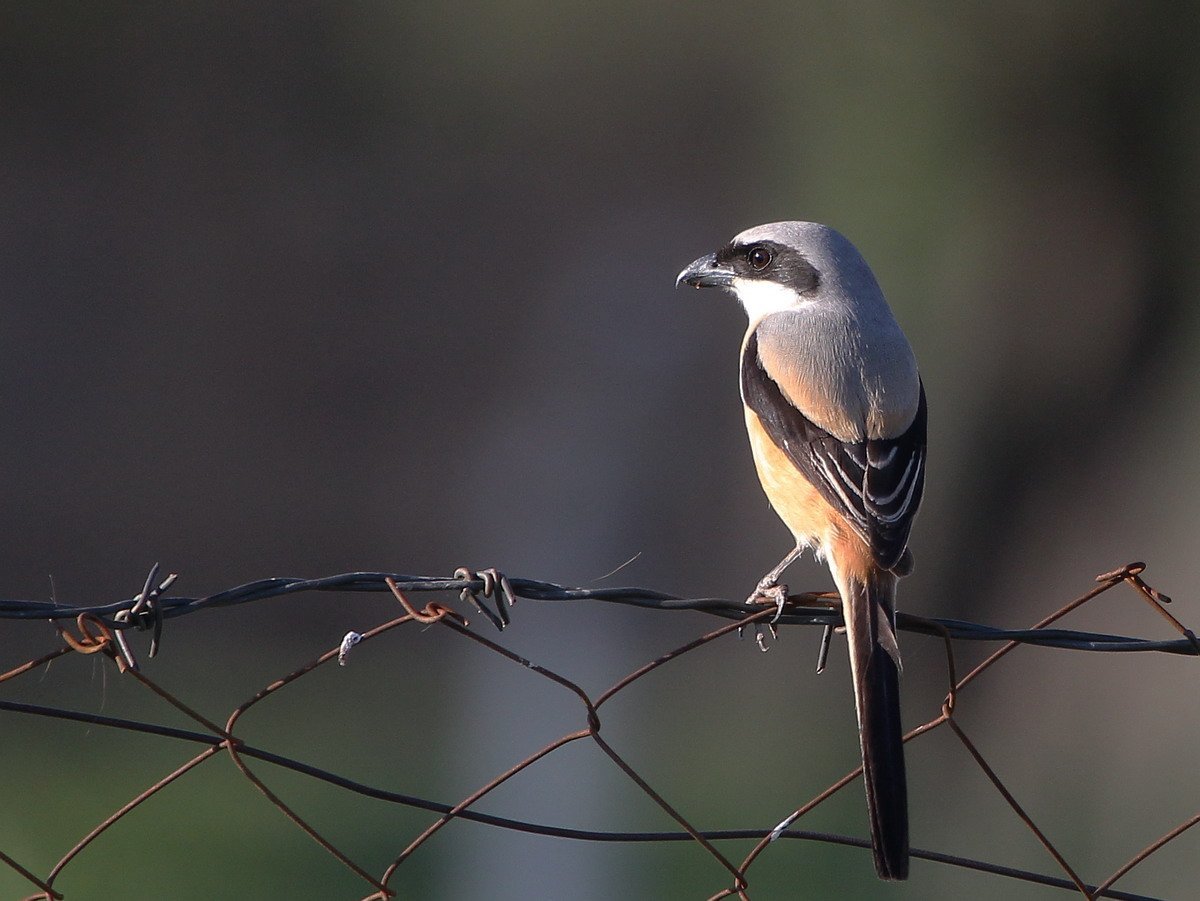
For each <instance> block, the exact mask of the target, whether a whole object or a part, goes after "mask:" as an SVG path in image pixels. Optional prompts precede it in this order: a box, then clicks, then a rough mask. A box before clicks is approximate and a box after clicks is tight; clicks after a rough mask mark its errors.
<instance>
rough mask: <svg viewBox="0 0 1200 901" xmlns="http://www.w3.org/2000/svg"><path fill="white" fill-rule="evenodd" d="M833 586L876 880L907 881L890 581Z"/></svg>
mask: <svg viewBox="0 0 1200 901" xmlns="http://www.w3.org/2000/svg"><path fill="white" fill-rule="evenodd" d="M845 583H846V584H842V585H839V586H838V587H839V588H840V589H841V595H842V611H843V616H844V617H845V620H846V638H847V640H848V643H849V645H850V669H851V672H852V673H853V676H854V700H855V706H856V707H857V709H858V732H859V740H860V741H861V744H862V761H863V782H864V783H865V785H866V789H867V815H868V816H869V817H870V819H871V847H872V850H873V851H874V853H875V872H877V873H878V874H879V878H880V879H907V878H908V788H907V783H906V780H905V775H904V744H903V742H902V741H901V738H902V737H903V735H904V732H903V729H902V728H901V725H900V667H899V656H900V654H899V649H898V648H897V646H896V633H895V630H894V628H893V611H894V610H895V598H896V577H895V576H893V575H892V574H891V573H888V572H875V573H872V575H871V576H870V577H868V578H866V579H858V578H856V577H853V576H849V577H847V578H846V579H845Z"/></svg>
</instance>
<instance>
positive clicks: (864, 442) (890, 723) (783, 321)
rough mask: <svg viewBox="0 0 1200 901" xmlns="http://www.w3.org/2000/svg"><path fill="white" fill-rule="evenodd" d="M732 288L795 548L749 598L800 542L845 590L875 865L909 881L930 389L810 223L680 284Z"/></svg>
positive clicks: (752, 421)
mask: <svg viewBox="0 0 1200 901" xmlns="http://www.w3.org/2000/svg"><path fill="white" fill-rule="evenodd" d="M681 284H683V285H692V286H694V287H697V288H709V287H718V288H726V289H728V290H730V291H732V292H733V293H734V294H735V295H736V296H737V299H738V300H739V301H741V304H742V306H743V307H744V308H745V310H746V313H747V315H748V316H749V318H750V324H749V328H747V330H746V337H745V338H744V339H743V341H742V361H741V393H742V403H743V406H744V407H745V414H746V429H747V431H748V432H749V434H750V447H751V450H752V451H753V454H754V463H755V466H756V467H757V469H758V477H759V480H760V481H761V482H762V486H763V489H764V490H765V491H766V494H767V498H768V499H769V500H770V502H771V506H772V507H774V509H775V512H776V513H778V514H779V517H780V518H781V519H782V520H783V522H784V524H785V525H786V526H787V527H788V528H789V529H790V530H791V532H792V535H793V536H794V537H795V540H796V544H795V547H794V548H793V549H792V550H791V551H790V552H789V553H788V555H787V556H786V557H784V558H783V560H781V561H780V563H779V565H778V566H776V567H775V568H774V569H773V570H771V571H770V572H769V573H767V575H766V576H764V577H763V579H762V581H760V582H759V583H758V587H757V589H756V590H755V592H754V594H752V595H751V596H750V600H751V601H755V600H758V599H759V598H764V597H765V598H769V599H773V600H775V601H776V603H777V604H779V605H780V609H782V605H783V602H784V601H785V600H786V598H787V587H786V586H784V585H781V584H780V583H779V577H780V575H781V573H782V572H783V570H784V569H785V568H786V567H787V566H788V565H789V564H790V563H792V562H793V561H794V560H795V559H796V558H797V557H799V556H800V554H801V552H802V551H803V549H804V548H806V547H810V548H813V549H814V550H815V551H816V555H817V558H818V559H821V560H824V561H825V562H826V563H828V565H829V569H830V571H831V573H832V575H833V579H834V581H835V582H836V584H837V589H838V593H839V594H840V595H841V600H842V616H843V619H844V621H845V624H846V638H847V642H848V644H849V647H850V669H851V673H852V674H853V678H854V699H855V707H856V709H857V713H858V729H859V738H860V743H861V746H862V761H863V780H864V782H865V784H866V790H867V812H868V816H869V818H870V821H871V844H872V848H873V850H874V854H875V869H876V872H878V874H879V876H880V878H882V879H904V878H906V877H907V876H908V800H907V788H906V784H905V776H904V748H903V743H902V741H901V737H902V735H903V731H902V729H901V726H900V694H899V673H900V650H899V647H898V645H897V643H896V582H897V579H898V578H899V577H901V576H905V575H908V573H909V572H910V571H911V569H912V555H911V554H910V553H909V551H908V535H909V531H910V530H911V528H912V524H913V517H914V516H915V515H916V512H917V507H918V506H919V505H920V502H921V493H922V489H923V487H924V482H925V389H924V387H923V386H922V384H921V377H920V375H919V374H918V372H917V362H916V359H915V357H914V356H913V352H912V348H910V347H909V344H908V340H907V339H906V338H905V337H904V333H903V332H902V331H901V330H900V326H899V325H898V324H897V323H896V320H895V319H894V318H893V316H892V311H891V309H890V308H889V307H888V304H887V301H886V300H884V297H883V292H882V291H881V290H880V288H879V284H878V283H877V282H876V281H875V276H874V275H873V274H872V273H871V270H870V268H869V267H868V266H867V264H866V261H864V260H863V258H862V256H861V255H860V254H859V252H858V250H857V249H856V248H855V247H854V245H853V244H851V243H850V242H849V241H848V240H847V239H846V238H844V237H843V236H842V235H841V234H839V233H838V232H836V231H834V230H833V229H832V228H829V227H828V226H825V225H818V224H816V223H814V222H774V223H771V224H769V225H760V226H758V227H757V228H752V229H749V230H747V231H744V232H742V233H741V234H740V235H738V236H737V237H735V238H734V239H733V240H732V241H730V242H729V243H728V244H726V245H725V246H724V247H722V248H721V249H720V250H718V251H717V252H716V253H712V254H709V255H708V256H704V257H701V258H700V259H698V260H696V261H695V262H694V263H692V264H691V265H690V266H688V267H687V268H686V269H684V270H683V271H682V272H681V273H679V278H678V279H677V280H676V285H677V286H678V285H681Z"/></svg>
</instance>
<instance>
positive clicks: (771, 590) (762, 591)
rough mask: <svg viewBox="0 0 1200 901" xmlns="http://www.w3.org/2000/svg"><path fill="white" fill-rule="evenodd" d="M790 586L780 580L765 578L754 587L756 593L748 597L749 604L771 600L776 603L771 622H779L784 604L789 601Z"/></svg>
mask: <svg viewBox="0 0 1200 901" xmlns="http://www.w3.org/2000/svg"><path fill="white" fill-rule="evenodd" d="M787 599H788V587H787V586H786V585H780V584H779V583H778V582H772V581H770V580H768V579H763V580H762V581H760V582H759V583H758V585H756V586H755V588H754V593H753V594H751V595H750V597H748V598H746V603H747V604H755V605H757V604H760V603H762V602H763V601H771V602H772V603H773V604H774V605H775V615H774V616H773V617H771V624H772V625H774V624H775V623H777V622H779V617H781V616H783V605H784V604H786V603H787Z"/></svg>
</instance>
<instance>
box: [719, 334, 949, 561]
mask: <svg viewBox="0 0 1200 901" xmlns="http://www.w3.org/2000/svg"><path fill="white" fill-rule="evenodd" d="M742 399H743V400H744V401H745V402H746V405H747V406H748V407H750V409H751V410H753V411H754V412H755V413H756V414H757V415H758V418H759V419H760V420H761V421H762V424H763V428H765V429H766V430H767V434H768V435H770V436H771V440H772V441H774V442H775V444H776V445H777V446H778V447H779V449H780V450H782V451H783V452H784V453H785V454H787V456H788V458H789V459H790V460H791V461H792V462H793V463H795V464H796V466H797V467H798V468H799V469H800V471H801V472H803V473H804V475H805V476H806V477H807V478H808V480H809V481H810V482H811V483H812V484H813V485H815V486H816V488H817V490H819V491H820V492H821V496H822V497H824V498H825V500H827V501H828V502H829V503H830V504H831V505H832V506H833V508H834V509H835V510H837V511H838V512H839V513H841V514H842V516H844V517H845V518H846V520H847V522H849V523H850V525H851V526H853V527H854V530H855V531H856V532H858V534H859V535H860V536H861V537H862V539H863V540H864V541H866V542H867V544H868V546H869V547H870V548H871V553H872V554H873V555H874V557H875V562H876V563H878V564H879V565H880V567H882V568H883V569H892V568H893V567H894V566H896V565H897V564H898V563H899V562H900V558H901V557H902V556H903V555H904V549H905V547H906V546H907V545H908V533H909V532H910V531H911V530H912V523H913V518H914V517H915V516H916V514H917V508H918V507H919V506H920V504H921V493H922V491H923V490H924V487H925V420H926V412H925V386H924V385H922V386H921V399H920V404H919V406H918V408H917V415H916V417H915V418H914V419H913V421H912V425H910V426H909V427H908V430H907V431H906V432H905V433H904V434H903V435H900V436H899V437H897V438H888V439H882V440H876V439H867V440H865V441H859V442H855V443H853V444H847V443H844V442H842V441H839V440H838V439H837V438H835V437H833V436H832V435H830V434H829V433H828V432H826V431H825V430H824V429H822V428H820V427H819V426H817V425H814V424H813V422H812V421H811V420H809V419H808V417H806V416H805V415H804V414H803V413H801V412H800V411H799V410H797V409H796V408H795V407H794V406H793V405H792V404H791V402H790V401H789V400H788V399H787V398H786V397H784V395H783V392H782V391H781V390H780V388H779V385H778V384H776V382H775V380H774V379H773V378H771V376H770V375H769V374H768V373H767V371H766V370H765V369H764V368H763V365H762V360H761V359H760V358H759V355H758V335H757V334H756V333H752V334H751V335H750V338H749V339H748V340H747V342H746V349H745V351H744V352H743V354H742Z"/></svg>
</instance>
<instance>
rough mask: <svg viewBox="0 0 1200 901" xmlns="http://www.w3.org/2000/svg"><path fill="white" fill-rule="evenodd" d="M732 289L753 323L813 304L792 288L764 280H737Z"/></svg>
mask: <svg viewBox="0 0 1200 901" xmlns="http://www.w3.org/2000/svg"><path fill="white" fill-rule="evenodd" d="M731 287H732V288H733V293H734V294H736V295H737V299H738V300H739V301H740V302H741V304H742V307H743V309H745V311H746V315H747V316H749V317H750V321H751V322H752V323H753V322H757V321H758V320H759V319H762V318H763V317H764V316H768V315H770V314H771V313H779V312H781V311H783V310H798V309H801V308H803V307H805V306H807V305H809V304H811V303H812V302H813V301H811V300H805V299H804V298H802V297H801V296H800V295H799V294H797V293H796V291H795V290H794V289H792V288H788V287H786V286H784V285H781V284H779V283H778V282H770V281H765V280H763V279H757V278H735V279H734V280H733V284H732V286H731Z"/></svg>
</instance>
